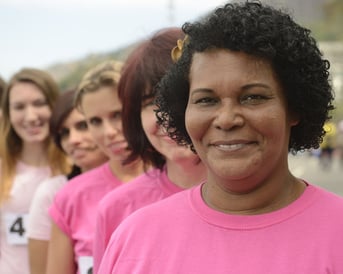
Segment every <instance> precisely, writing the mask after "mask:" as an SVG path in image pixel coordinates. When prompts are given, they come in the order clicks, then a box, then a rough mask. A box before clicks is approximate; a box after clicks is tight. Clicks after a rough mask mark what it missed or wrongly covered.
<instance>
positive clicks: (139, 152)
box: [93, 28, 206, 273]
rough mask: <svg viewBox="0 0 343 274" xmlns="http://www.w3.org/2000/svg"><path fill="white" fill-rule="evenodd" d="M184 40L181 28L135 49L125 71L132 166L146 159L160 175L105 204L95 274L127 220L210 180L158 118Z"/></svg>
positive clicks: (124, 95) (150, 176) (126, 188)
mask: <svg viewBox="0 0 343 274" xmlns="http://www.w3.org/2000/svg"><path fill="white" fill-rule="evenodd" d="M183 37H184V34H183V32H182V30H181V29H179V28H167V29H163V30H160V31H158V32H156V33H155V34H154V35H152V36H151V37H150V38H149V39H146V40H145V41H143V42H142V43H141V44H140V45H139V46H138V47H137V48H136V49H134V50H133V51H132V53H131V54H130V56H129V57H128V59H127V61H126V63H125V65H124V68H123V72H122V76H121V80H120V81H119V86H118V90H119V96H120V99H121V101H122V103H123V113H122V119H123V131H124V134H125V136H126V139H127V140H128V143H129V146H130V148H131V153H130V155H129V157H128V159H127V162H128V163H130V162H132V161H135V160H136V159H138V158H141V159H143V161H144V163H145V164H146V165H147V166H149V165H152V166H153V167H154V169H153V170H149V171H147V173H146V174H145V175H142V176H140V177H138V178H136V179H135V180H133V181H132V182H130V184H128V185H126V186H124V187H121V188H120V189H116V190H114V191H111V193H109V194H108V195H106V196H105V198H104V199H103V200H102V201H101V203H100V204H99V209H98V214H97V223H96V232H95V238H96V239H97V240H96V241H94V272H93V273H97V270H98V268H99V265H100V262H101V259H102V257H103V253H104V252H105V248H106V246H107V243H108V241H109V239H110V236H111V234H112V232H113V231H114V230H115V229H116V227H117V226H118V225H119V224H120V222H121V221H122V220H123V219H125V218H126V217H127V216H128V215H130V214H131V213H132V212H134V211H136V210H137V209H139V208H141V207H143V206H146V205H148V204H151V203H154V202H157V201H159V200H162V199H164V198H166V197H168V196H170V195H172V194H175V193H177V192H180V191H182V190H184V189H187V188H190V187H192V186H194V185H196V184H199V183H200V182H201V181H203V180H204V178H205V172H206V170H205V167H204V165H203V164H202V163H201V162H200V160H199V157H198V156H197V155H195V154H194V153H193V152H192V151H191V150H190V149H189V148H187V147H184V146H179V145H177V144H176V143H175V142H174V141H173V140H171V139H170V138H169V137H168V136H167V135H166V132H165V131H164V130H163V129H162V128H161V127H160V126H158V124H157V120H156V116H155V112H154V110H155V109H156V106H155V105H154V104H153V100H154V98H155V91H154V88H153V87H154V86H155V85H156V84H157V82H158V81H159V80H160V79H161V77H162V76H163V75H164V74H165V72H166V71H167V69H168V68H169V67H170V66H171V64H172V59H171V57H170V51H171V49H172V48H173V47H174V46H175V41H176V40H177V39H181V38H183Z"/></svg>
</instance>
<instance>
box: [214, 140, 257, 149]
mask: <svg viewBox="0 0 343 274" xmlns="http://www.w3.org/2000/svg"><path fill="white" fill-rule="evenodd" d="M254 144H257V142H250V141H231V142H224V141H220V142H214V143H212V144H211V146H214V147H216V148H218V149H219V150H222V151H237V150H240V149H243V148H246V147H247V146H250V145H254Z"/></svg>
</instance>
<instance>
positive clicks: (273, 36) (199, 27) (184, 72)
mask: <svg viewBox="0 0 343 274" xmlns="http://www.w3.org/2000/svg"><path fill="white" fill-rule="evenodd" d="M182 29H183V31H184V32H185V34H186V35H188V39H187V42H186V43H185V45H184V47H183V49H182V55H181V57H180V58H179V60H178V61H177V62H176V63H175V64H174V65H173V66H172V67H171V69H170V70H169V72H168V73H167V74H166V75H165V76H164V77H163V79H162V80H161V81H160V83H159V85H158V86H157V89H158V94H157V98H156V104H157V106H158V109H157V111H156V115H157V118H158V121H159V123H160V124H162V125H163V126H164V127H165V128H166V129H167V131H168V133H169V135H170V136H171V137H172V138H173V139H174V140H175V141H176V142H178V143H179V144H183V145H189V146H190V147H191V148H192V149H193V150H194V148H193V145H192V141H191V139H190V137H189V135H188V133H187V131H186V127H185V110H186V106H187V101H188V95H189V71H190V67H191V64H192V56H193V55H194V53H196V52H203V51H206V50H209V49H215V48H218V49H229V50H231V51H240V52H244V53H247V54H250V55H253V56H257V57H260V58H264V59H266V60H268V61H269V62H270V63H271V64H272V67H273V69H274V71H275V72H276V75H277V76H278V79H279V80H280V83H281V86H282V87H283V90H284V93H285V97H286V100H287V104H288V108H289V110H290V112H291V113H295V114H297V116H298V117H299V120H300V122H299V123H298V124H297V125H296V126H294V127H292V129H291V136H290V142H289V151H291V152H293V153H296V152H297V151H302V150H305V149H310V148H318V146H319V144H320V143H321V141H322V138H323V136H324V134H325V131H324V130H323V125H324V123H325V121H327V120H329V119H330V118H331V117H330V111H331V110H333V109H334V106H333V100H334V95H333V91H332V87H331V84H330V82H329V67H330V64H329V62H328V61H327V60H325V59H323V56H322V53H321V52H320V50H319V48H318V46H317V43H316V41H315V39H314V38H313V37H311V35H310V30H308V29H306V28H304V27H302V26H300V25H298V24H297V23H296V22H295V21H294V20H293V19H292V18H291V16H290V15H289V14H287V13H286V12H284V11H282V10H279V9H275V8H273V7H271V6H268V5H264V4H261V3H260V2H259V1H247V2H245V3H228V4H226V5H224V6H223V7H218V8H217V9H216V10H214V12H213V13H211V14H209V15H208V16H207V17H206V18H204V19H201V20H199V21H197V22H194V23H185V24H184V25H183V26H182Z"/></svg>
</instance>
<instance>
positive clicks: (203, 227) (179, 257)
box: [98, 2, 343, 274]
mask: <svg viewBox="0 0 343 274" xmlns="http://www.w3.org/2000/svg"><path fill="white" fill-rule="evenodd" d="M183 30H184V32H185V34H186V35H187V36H186V39H185V40H184V41H179V43H178V47H176V48H175V50H174V51H173V56H174V57H175V60H176V64H175V66H173V67H172V68H171V69H170V70H169V71H168V73H167V74H166V75H165V76H164V77H163V79H162V81H161V82H160V83H159V86H158V94H157V99H156V103H157V106H158V110H157V116H158V119H159V123H161V124H162V125H163V126H164V127H165V128H166V130H167V132H168V133H169V135H170V136H172V137H173V139H174V140H176V141H177V142H179V143H182V144H188V145H190V146H191V147H192V149H193V150H194V151H195V152H196V153H197V154H198V156H199V157H200V158H201V160H202V162H203V163H204V164H205V165H206V168H207V178H206V181H205V183H203V184H201V185H199V186H196V187H194V188H192V189H191V190H186V191H183V192H181V193H178V194H175V195H173V196H172V197H169V198H167V199H165V200H163V201H160V202H158V203H155V204H153V205H150V206H147V207H145V208H142V209H140V210H139V211H137V212H135V213H133V214H132V215H131V216H129V217H128V218H126V219H125V220H124V221H123V222H122V223H121V225H120V226H119V227H118V228H117V229H116V231H115V232H114V234H113V235H112V237H111V240H110V243H109V244H108V246H107V250H106V252H105V255H104V258H103V260H102V263H101V266H100V269H99V272H98V273H101V274H108V273H111V274H114V273H121V274H122V273H136V274H143V273H163V274H172V273H178V274H188V273H197V274H205V273H206V274H207V273H216V274H224V273H226V274H227V273H254V274H265V273H278V274H289V273H302V274H312V273H323V274H324V273H335V274H338V273H343V260H342V251H343V248H342V246H343V236H342V233H341V231H342V229H343V220H342V218H340V216H341V215H342V211H343V199H342V197H339V196H337V195H335V194H333V193H330V192H328V191H326V190H323V189H321V188H318V187H317V186H315V185H312V184H311V183H309V182H306V181H304V180H302V179H300V178H296V177H295V176H294V175H293V174H292V173H291V171H290V170H289V167H288V152H289V151H292V152H294V153H295V152H297V151H299V150H300V151H301V150H304V149H311V148H313V147H318V145H319V143H320V141H321V139H322V136H323V134H324V131H323V124H324V123H325V121H326V120H327V119H329V117H330V116H329V112H330V110H332V109H333V105H332V102H333V94H332V89H331V86H330V83H329V73H328V69H329V63H328V61H327V60H324V59H322V56H321V53H320V51H319V49H318V47H317V45H316V43H315V40H314V39H313V38H312V37H311V36H310V35H309V31H308V30H306V29H304V28H303V27H301V26H299V25H298V24H296V23H295V22H294V21H293V20H292V19H291V17H290V16H289V15H288V14H286V13H284V12H282V11H280V10H277V9H274V8H272V7H269V6H266V5H262V4H261V3H259V2H244V3H235V4H231V3H230V4H227V5H225V6H223V7H220V8H217V9H216V10H215V11H214V12H213V13H211V14H209V17H208V18H204V19H202V20H201V21H198V22H195V23H187V24H185V25H184V26H183ZM146 220H154V222H147V221H146ZM142 235H144V237H143V236H142Z"/></svg>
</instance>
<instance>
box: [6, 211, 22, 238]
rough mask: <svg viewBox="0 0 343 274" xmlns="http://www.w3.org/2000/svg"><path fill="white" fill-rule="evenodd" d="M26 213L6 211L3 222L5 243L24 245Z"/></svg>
mask: <svg viewBox="0 0 343 274" xmlns="http://www.w3.org/2000/svg"><path fill="white" fill-rule="evenodd" d="M27 219H28V214H15V213H6V214H5V215H4V223H5V226H6V236H7V243H8V244H11V245H26V244H27V238H26V224H27Z"/></svg>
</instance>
